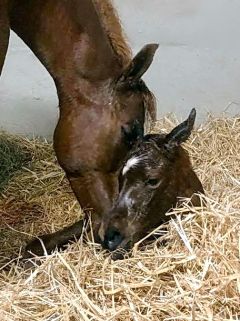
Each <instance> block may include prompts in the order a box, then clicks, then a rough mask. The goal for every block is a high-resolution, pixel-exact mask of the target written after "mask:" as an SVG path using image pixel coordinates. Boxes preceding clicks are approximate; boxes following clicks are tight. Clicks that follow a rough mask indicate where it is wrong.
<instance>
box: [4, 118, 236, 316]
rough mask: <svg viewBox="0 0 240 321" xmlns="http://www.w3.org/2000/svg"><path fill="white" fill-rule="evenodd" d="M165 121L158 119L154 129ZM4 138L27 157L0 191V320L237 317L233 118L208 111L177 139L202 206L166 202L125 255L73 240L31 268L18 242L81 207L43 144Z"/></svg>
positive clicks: (169, 122) (168, 121) (168, 123)
mask: <svg viewBox="0 0 240 321" xmlns="http://www.w3.org/2000/svg"><path fill="white" fill-rule="evenodd" d="M173 123H175V120H174V118H173V117H168V118H164V119H162V120H161V121H160V122H158V123H157V125H156V128H155V130H158V129H159V128H161V129H164V130H167V129H169V128H172V126H173ZM7 137H8V139H11V141H13V142H16V143H17V144H18V145H19V146H21V147H22V150H25V151H27V153H28V154H30V155H31V161H29V160H28V162H27V163H26V162H24V163H23V165H24V166H25V167H23V168H22V169H21V170H18V171H17V172H15V174H14V175H13V177H12V178H11V180H10V181H9V182H8V184H7V185H6V186H5V188H4V190H3V193H2V196H1V198H0V218H1V220H0V239H1V250H0V261H1V269H0V319H1V320H14V321H20V320H21V321H23V320H24V321H28V320H29V321H30V320H31V321H33V320H35V321H40V320H46V321H47V320H49V321H50V320H51V321H53V320H54V321H60V320H64V321H75V320H104V321H106V320H109V321H110V320H116V321H118V320H119V321H120V320H134V321H135V320H161V321H162V320H179V321H182V320H193V321H194V320H216V321H219V320H240V299H239V298H240V258H239V256H240V248H239V245H240V235H239V233H240V213H239V212H240V118H239V117H235V118H219V119H213V118H210V119H209V121H208V122H207V123H206V124H205V125H203V126H202V127H200V128H198V129H197V130H196V131H194V133H193V135H192V138H191V140H190V141H189V142H188V143H187V144H186V148H187V149H188V151H189V153H190V155H191V159H192V161H193V164H194V168H195V169H196V171H197V173H198V175H199V177H200V179H201V180H202V182H203V186H204V188H205V190H206V196H205V197H203V200H204V201H205V202H206V206H205V207H200V208H193V207H191V204H190V203H189V202H188V201H187V200H186V202H185V203H184V205H183V207H182V208H181V209H180V208H176V209H173V210H172V211H171V213H172V215H173V218H174V219H172V220H171V221H170V223H169V224H167V233H166V234H165V235H164V236H161V237H160V239H158V240H156V241H155V242H153V243H151V244H147V245H145V247H141V246H140V245H141V244H136V246H135V247H134V249H133V253H132V256H131V257H128V258H126V260H123V261H115V262H111V261H110V259H109V256H108V255H107V253H105V252H103V251H102V250H101V248H100V247H99V246H98V245H95V244H93V243H91V242H90V241H89V242H88V243H87V244H86V243H83V242H82V240H79V241H78V242H76V243H73V244H70V245H69V246H68V248H67V250H66V251H65V252H61V253H54V254H52V255H49V256H48V257H47V258H42V264H41V265H40V266H36V267H35V268H33V269H31V270H30V269H28V270H27V269H24V268H22V267H21V264H20V262H19V259H18V255H20V247H21V245H24V242H25V241H27V240H29V239H30V238H31V237H32V235H37V234H39V233H45V232H53V231H56V230H58V229H60V228H61V227H63V226H66V225H68V224H70V223H71V222H74V221H76V220H77V219H79V218H80V217H81V215H82V213H81V210H80V208H79V205H78V203H77V202H76V200H75V198H74V196H73V194H72V192H71V190H70V188H69V186H68V183H67V181H66V179H65V177H64V173H63V172H62V171H61V169H60V168H59V166H58V165H57V162H56V160H55V158H54V156H53V155H54V154H53V151H52V146H51V145H50V144H48V143H47V142H44V141H42V142H41V141H39V140H33V141H28V140H27V139H24V138H19V137H12V136H9V135H8V136H7ZM160 230H161V227H160V228H159V231H160ZM159 231H156V232H159ZM163 241H164V242H163ZM163 244H164V245H163Z"/></svg>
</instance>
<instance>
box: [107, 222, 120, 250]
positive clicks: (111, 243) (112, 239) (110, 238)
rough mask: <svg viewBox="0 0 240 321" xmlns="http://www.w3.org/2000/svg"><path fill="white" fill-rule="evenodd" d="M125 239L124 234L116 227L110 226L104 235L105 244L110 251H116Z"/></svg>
mask: <svg viewBox="0 0 240 321" xmlns="http://www.w3.org/2000/svg"><path fill="white" fill-rule="evenodd" d="M123 239H124V237H123V235H122V234H121V233H120V232H119V231H118V230H117V229H116V228H115V227H110V228H109V229H107V231H106V233H105V235H104V241H103V246H104V248H106V249H108V250H110V251H114V250H116V249H117V248H118V246H119V245H120V244H121V243H122V241H123Z"/></svg>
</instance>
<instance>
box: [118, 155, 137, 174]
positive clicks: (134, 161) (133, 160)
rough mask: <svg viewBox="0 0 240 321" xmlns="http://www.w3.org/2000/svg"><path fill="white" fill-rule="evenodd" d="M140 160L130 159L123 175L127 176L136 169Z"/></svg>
mask: <svg viewBox="0 0 240 321" xmlns="http://www.w3.org/2000/svg"><path fill="white" fill-rule="evenodd" d="M139 161H140V159H139V158H138V157H133V158H130V159H129V160H128V161H127V163H126V165H125V166H124V167H123V171H122V173H123V175H125V174H126V173H127V171H129V169H130V168H132V167H135V166H136V165H137V164H138V163H139Z"/></svg>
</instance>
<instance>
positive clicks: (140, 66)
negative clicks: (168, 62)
mask: <svg viewBox="0 0 240 321" xmlns="http://www.w3.org/2000/svg"><path fill="white" fill-rule="evenodd" d="M158 46H159V45H158V44H155V43H153V44H148V45H145V46H144V47H143V48H142V49H141V50H140V51H139V52H138V54H136V56H135V57H134V58H133V60H132V61H131V63H130V64H129V66H128V67H127V68H126V70H124V71H123V73H122V75H121V76H120V78H119V80H118V84H120V85H122V84H134V83H136V82H138V81H139V79H140V78H141V77H142V75H143V74H144V73H145V72H146V71H147V70H148V68H149V67H150V65H151V63H152V61H153V57H154V55H155V52H156V50H157V48H158Z"/></svg>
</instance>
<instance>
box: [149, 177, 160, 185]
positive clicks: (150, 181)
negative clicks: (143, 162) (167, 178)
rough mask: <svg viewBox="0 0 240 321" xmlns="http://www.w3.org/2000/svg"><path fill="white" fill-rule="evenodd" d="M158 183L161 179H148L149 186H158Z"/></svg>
mask: <svg viewBox="0 0 240 321" xmlns="http://www.w3.org/2000/svg"><path fill="white" fill-rule="evenodd" d="M158 183H159V179H158V178H149V179H148V180H147V181H146V184H147V185H148V186H151V187H157V185H158Z"/></svg>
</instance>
